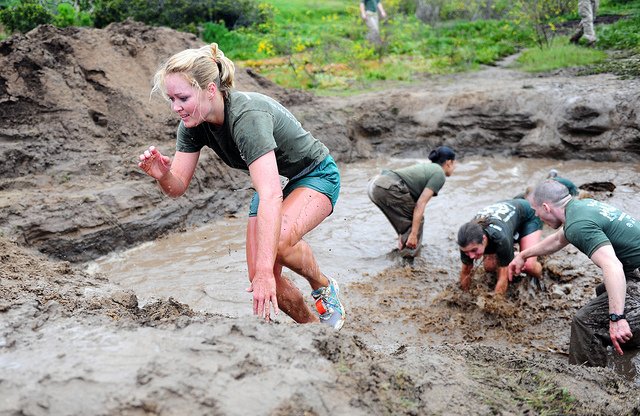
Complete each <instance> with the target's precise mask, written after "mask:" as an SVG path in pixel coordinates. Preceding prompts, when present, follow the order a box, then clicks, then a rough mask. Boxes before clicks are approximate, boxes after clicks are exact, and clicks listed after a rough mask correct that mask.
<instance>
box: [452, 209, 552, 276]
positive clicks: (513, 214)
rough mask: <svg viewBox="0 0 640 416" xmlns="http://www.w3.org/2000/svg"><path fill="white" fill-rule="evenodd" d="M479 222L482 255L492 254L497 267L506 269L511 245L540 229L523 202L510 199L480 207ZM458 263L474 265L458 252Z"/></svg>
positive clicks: (532, 214)
mask: <svg viewBox="0 0 640 416" xmlns="http://www.w3.org/2000/svg"><path fill="white" fill-rule="evenodd" d="M475 219H482V222H481V224H482V226H483V230H484V233H485V234H486V236H487V240H488V241H487V247H486V248H485V250H484V254H495V255H496V257H497V258H498V264H499V265H500V267H506V266H508V265H509V263H510V262H511V260H513V245H514V243H516V242H518V241H519V240H520V238H522V237H524V236H527V235H529V234H531V233H533V232H535V231H537V230H541V229H542V222H541V221H540V219H539V218H538V217H536V213H535V211H534V210H533V208H531V205H530V204H529V202H528V201H526V200H524V199H510V200H507V201H502V202H498V203H496V204H493V205H489V206H488V207H486V208H483V209H482V210H481V211H480V212H478V213H477V214H476V216H475ZM460 260H462V263H464V264H473V259H471V258H470V257H469V256H467V255H466V254H465V253H464V252H463V251H462V250H460Z"/></svg>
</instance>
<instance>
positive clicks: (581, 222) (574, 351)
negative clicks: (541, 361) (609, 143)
mask: <svg viewBox="0 0 640 416" xmlns="http://www.w3.org/2000/svg"><path fill="white" fill-rule="evenodd" d="M529 201H530V202H531V206H532V207H533V209H534V210H535V211H536V215H537V216H538V217H540V219H541V220H542V221H544V222H545V223H546V224H547V225H549V226H551V227H552V228H554V229H559V230H558V231H557V232H555V233H554V234H552V235H550V236H548V237H547V238H545V239H544V240H542V241H541V242H539V243H538V244H536V245H534V246H533V247H530V248H528V249H526V250H523V251H522V252H520V253H519V254H518V255H517V256H516V257H515V258H514V259H513V261H512V262H511V263H510V264H509V278H512V276H514V275H517V274H519V273H520V271H521V270H522V267H523V265H524V262H525V260H526V259H527V258H528V257H532V256H542V255H546V254H551V253H555V252H556V251H558V250H560V249H562V248H563V247H565V246H566V245H568V244H569V243H571V244H573V245H574V246H575V247H576V248H578V249H579V250H580V251H581V252H583V253H584V254H586V255H587V256H588V257H589V258H590V259H591V261H593V262H594V263H595V264H596V266H598V267H599V268H600V269H601V270H602V272H603V281H604V285H600V286H599V287H598V288H596V295H597V297H596V298H595V299H593V300H591V301H590V302H589V303H587V304H586V305H585V306H584V307H582V308H581V309H580V310H579V311H578V313H577V314H576V316H575V317H574V318H573V323H572V324H571V343H570V345H569V362H570V363H571V364H586V365H590V366H598V367H604V366H606V364H607V351H606V347H607V345H609V343H610V344H612V345H613V347H614V348H615V350H616V351H617V352H618V354H620V355H622V354H623V351H622V346H623V344H624V347H625V349H628V348H630V347H631V348H633V347H638V346H639V345H640V269H639V268H640V221H636V220H635V219H634V218H633V217H631V216H630V215H628V214H626V213H624V212H622V211H620V210H619V209H617V208H614V207H612V206H611V205H607V204H604V203H602V202H598V201H594V200H592V199H582V200H578V199H574V198H573V197H572V196H571V195H570V194H569V191H568V189H567V187H566V186H564V185H563V184H561V183H559V182H557V181H553V180H547V181H544V182H542V183H541V184H539V185H538V186H537V187H536V188H535V190H534V191H533V193H532V194H531V195H530V196H529ZM561 226H562V228H561Z"/></svg>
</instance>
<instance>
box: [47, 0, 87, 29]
mask: <svg viewBox="0 0 640 416" xmlns="http://www.w3.org/2000/svg"><path fill="white" fill-rule="evenodd" d="M53 24H54V25H56V26H58V27H68V26H93V22H92V21H91V16H90V15H89V13H87V12H83V11H78V10H76V8H75V7H73V5H72V4H71V3H60V4H58V14H56V15H55V17H54V21H53Z"/></svg>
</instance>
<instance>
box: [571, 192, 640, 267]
mask: <svg viewBox="0 0 640 416" xmlns="http://www.w3.org/2000/svg"><path fill="white" fill-rule="evenodd" d="M564 235H565V238H566V239H567V241H569V242H570V243H571V244H573V245H574V246H576V248H578V250H580V251H581V252H583V253H584V254H586V255H587V256H588V257H589V258H591V256H592V255H593V253H594V252H595V251H596V250H597V249H599V248H600V247H602V246H605V245H611V246H612V247H613V250H614V251H615V253H616V257H618V260H620V262H621V263H622V267H623V268H624V271H625V273H629V272H631V271H633V270H634V269H636V268H638V267H640V222H638V221H636V220H635V219H634V218H633V217H631V216H630V215H629V214H626V213H624V212H622V211H620V210H619V209H618V208H615V207H612V206H611V205H608V204H605V203H603V202H599V201H594V200H593V199H582V200H576V199H573V200H571V201H569V203H568V204H567V206H566V207H565V224H564Z"/></svg>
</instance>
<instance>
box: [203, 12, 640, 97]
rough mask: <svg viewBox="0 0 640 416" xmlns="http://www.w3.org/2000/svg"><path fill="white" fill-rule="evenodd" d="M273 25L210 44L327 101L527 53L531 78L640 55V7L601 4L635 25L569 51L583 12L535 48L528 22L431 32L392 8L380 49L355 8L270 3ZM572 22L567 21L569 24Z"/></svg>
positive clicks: (471, 24)
mask: <svg viewBox="0 0 640 416" xmlns="http://www.w3.org/2000/svg"><path fill="white" fill-rule="evenodd" d="M266 3H267V4H268V6H267V7H270V8H272V11H273V15H274V18H273V20H272V21H271V22H270V23H268V24H265V25H262V26H260V27H257V28H252V29H241V30H238V31H228V30H226V29H225V28H224V27H221V26H219V25H218V26H217V27H216V28H214V29H215V30H212V31H210V32H209V33H206V32H205V36H204V37H205V40H207V41H216V42H218V43H219V44H220V45H221V47H222V49H223V50H224V51H225V52H226V53H227V55H228V56H229V57H231V58H232V59H234V60H237V61H239V63H241V64H242V65H244V66H249V67H252V68H254V69H255V70H256V71H258V72H259V73H261V74H263V75H265V76H267V77H268V78H270V79H272V80H274V81H275V82H277V83H278V84H280V85H283V86H286V87H293V88H305V89H312V90H315V91H316V92H317V93H320V94H336V93H345V94H348V93H353V92H357V91H361V90H364V89H369V88H373V87H375V85H376V84H377V82H378V81H395V82H401V83H402V82H413V81H416V80H418V79H420V78H422V77H424V76H425V75H428V74H443V73H451V72H458V71H468V70H474V69H477V68H479V67H480V66H481V65H491V64H494V63H495V62H496V61H498V60H500V59H501V58H503V57H505V56H508V55H510V54H513V53H515V52H517V51H524V53H523V55H522V57H521V58H520V59H519V60H518V61H517V63H516V65H518V66H520V67H521V68H522V69H523V70H527V71H548V70H553V69H557V68H563V67H568V66H584V65H593V64H597V63H602V62H604V61H605V60H606V59H607V54H606V53H605V52H603V50H605V49H627V50H630V51H636V52H635V53H640V51H639V50H638V47H639V46H638V45H639V44H640V20H639V19H640V0H634V1H626V2H622V1H621V0H617V1H616V2H613V1H611V0H609V2H607V1H605V2H603V4H602V6H601V10H600V12H599V13H598V16H601V15H625V16H629V18H624V19H620V20H617V21H616V22H615V23H612V24H607V25H598V26H597V32H598V35H599V37H600V39H599V43H598V46H597V47H596V48H595V49H587V48H585V47H576V46H569V45H568V35H569V34H570V33H569V32H571V31H572V30H573V28H574V27H575V24H577V22H575V20H579V17H578V16H577V13H576V12H571V13H569V14H567V15H565V16H560V17H559V18H558V19H556V23H557V22H565V24H564V26H563V27H564V28H565V30H564V33H562V32H563V31H562V30H561V28H559V27H556V26H554V25H553V21H552V24H551V25H550V26H549V27H550V28H551V29H550V30H549V31H550V32H551V34H552V36H553V39H552V41H551V42H550V43H549V44H548V45H546V46H544V47H539V46H537V42H536V37H535V32H534V30H532V28H531V26H530V25H527V24H526V23H527V22H526V21H523V19H521V18H520V19H515V18H504V19H502V20H475V21H445V22H439V23H437V24H433V25H429V24H425V23H423V22H421V21H419V20H418V19H416V18H415V16H413V15H407V14H403V13H401V12H400V11H399V9H398V7H397V2H396V3H394V2H392V1H388V2H385V3H384V4H385V6H386V8H387V12H388V14H389V17H388V19H387V20H386V21H384V22H382V24H381V34H382V38H383V41H384V45H383V46H382V47H378V48H376V47H374V46H373V45H371V44H369V43H368V42H367V41H366V39H365V36H366V27H365V25H364V23H363V22H362V21H361V20H360V17H359V12H358V3H357V1H354V0H349V1H346V0H327V1H317V0H312V1H301V0H266ZM568 20H569V22H567V21H568Z"/></svg>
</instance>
